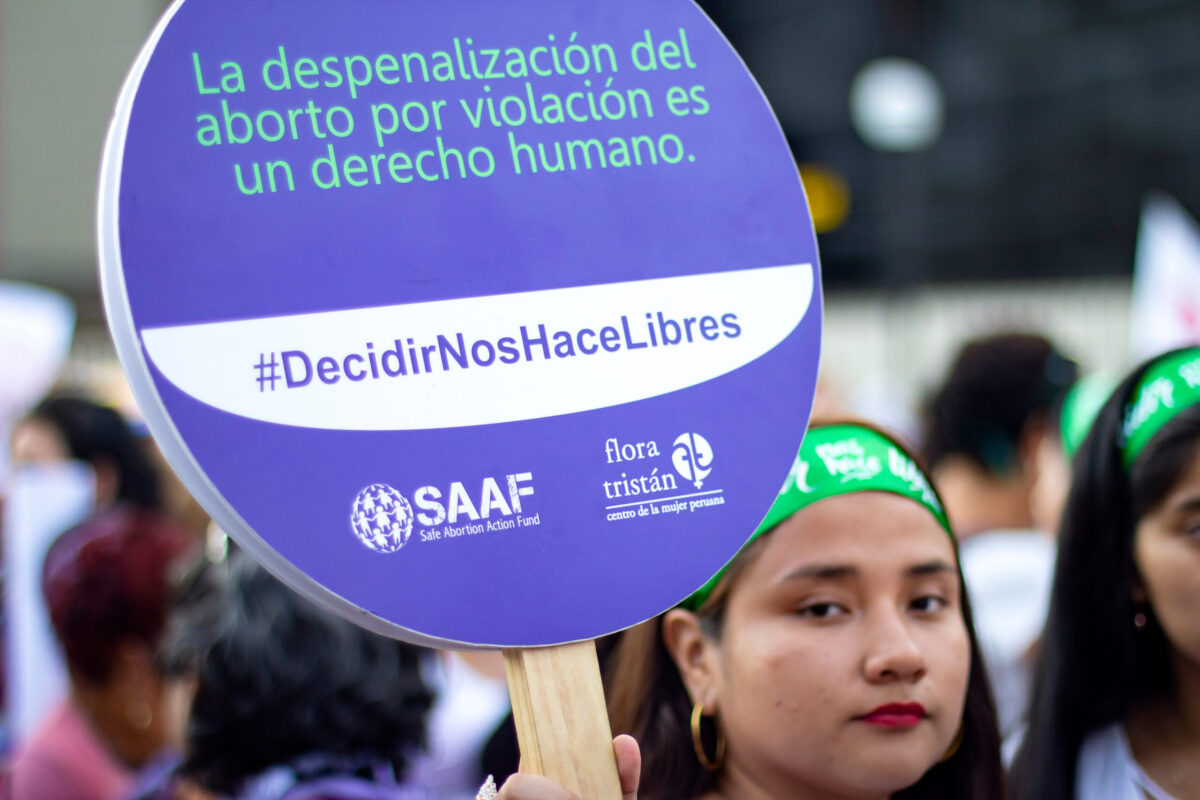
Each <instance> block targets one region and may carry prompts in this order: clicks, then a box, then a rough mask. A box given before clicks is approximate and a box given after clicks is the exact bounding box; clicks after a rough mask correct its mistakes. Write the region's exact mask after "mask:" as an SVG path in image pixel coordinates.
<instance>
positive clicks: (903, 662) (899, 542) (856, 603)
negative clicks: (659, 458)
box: [689, 492, 971, 797]
mask: <svg viewBox="0 0 1200 800" xmlns="http://www.w3.org/2000/svg"><path fill="white" fill-rule="evenodd" d="M960 594H961V588H960V585H959V577H958V568H957V562H956V558H955V552H954V548H953V545H952V543H951V540H950V537H949V536H947V534H946V532H945V531H944V530H943V529H942V528H941V527H940V526H939V525H938V523H937V522H936V521H935V520H934V519H933V517H932V516H931V515H930V513H929V512H928V511H927V510H926V509H924V508H923V507H921V506H920V505H918V504H917V503H914V502H913V501H911V500H908V499H905V498H903V497H899V496H897V495H893V494H887V493H882V492H863V493H856V494H849V495H841V496H837V497H832V498H829V499H826V500H822V501H820V502H818V503H815V504H814V505H812V506H809V507H807V508H805V509H803V510H801V511H799V512H798V513H796V514H795V515H793V516H792V517H791V518H790V519H788V520H787V521H785V522H784V523H783V524H781V525H780V526H779V527H778V528H776V529H775V531H774V532H773V533H771V534H770V536H769V538H768V539H767V541H766V542H765V544H764V546H763V547H762V548H761V549H760V550H759V551H758V553H757V557H756V558H755V559H754V560H753V562H752V563H751V564H750V565H749V566H748V567H747V568H746V570H745V571H744V572H742V574H741V575H740V576H739V577H738V579H737V582H736V584H735V585H734V586H733V588H732V590H731V592H730V596H729V600H728V606H727V608H726V615H725V621H724V626H723V632H722V635H721V638H720V640H719V641H717V642H711V641H710V642H708V643H707V644H706V645H705V646H706V647H707V648H708V649H709V653H708V654H707V655H706V657H707V658H708V659H710V661H711V678H710V681H709V684H708V685H707V686H695V685H693V682H692V681H689V686H690V687H691V688H692V689H693V696H696V692H700V695H699V697H698V699H705V700H707V701H709V702H707V703H706V706H707V711H708V713H712V712H713V711H714V710H715V712H716V715H717V717H718V720H719V724H720V725H721V726H722V728H723V730H724V732H725V735H726V738H727V744H728V749H727V754H728V755H727V760H726V772H725V776H726V779H727V780H732V781H736V780H738V776H739V775H746V776H754V780H755V781H756V782H759V781H767V782H769V783H770V784H772V785H773V788H772V794H773V795H774V796H777V797H805V796H814V797H828V796H834V795H839V796H840V795H845V796H872V795H874V796H884V795H887V794H890V793H891V792H894V791H897V790H899V789H902V788H904V787H906V786H910V785H912V784H913V783H915V782H916V781H917V780H919V779H920V778H921V776H922V775H923V774H924V773H925V772H926V771H927V770H928V769H929V768H930V767H931V766H933V765H934V764H935V763H937V761H938V760H939V759H940V758H941V757H942V755H943V754H944V753H945V752H946V751H947V749H948V748H949V746H950V745H951V743H952V742H953V740H954V738H955V735H956V734H957V733H958V730H959V727H960V724H961V721H962V715H963V705H964V701H965V697H966V691H967V678H968V674H969V671H970V666H971V653H970V641H969V639H968V636H967V630H966V626H965V623H964V621H963V616H962V607H961V600H960Z"/></svg>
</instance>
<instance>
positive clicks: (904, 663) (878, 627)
mask: <svg viewBox="0 0 1200 800" xmlns="http://www.w3.org/2000/svg"><path fill="white" fill-rule="evenodd" d="M878 614H879V618H877V620H876V622H875V624H874V625H871V626H870V627H869V631H868V633H867V637H868V638H867V646H866V656H865V658H864V660H863V672H864V674H865V676H866V678H867V680H868V681H871V682H872V683H886V682H889V681H902V682H908V683H914V682H916V681H918V680H920V679H921V677H923V676H924V675H925V656H924V654H923V653H922V652H921V648H920V646H918V644H917V642H916V640H915V639H914V638H913V636H912V632H911V631H910V630H909V627H908V625H907V624H906V621H905V620H904V619H903V617H902V616H901V615H900V614H899V613H898V612H895V611H891V610H889V611H884V612H878Z"/></svg>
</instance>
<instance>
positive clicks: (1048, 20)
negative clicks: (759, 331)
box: [700, 0, 1200, 288]
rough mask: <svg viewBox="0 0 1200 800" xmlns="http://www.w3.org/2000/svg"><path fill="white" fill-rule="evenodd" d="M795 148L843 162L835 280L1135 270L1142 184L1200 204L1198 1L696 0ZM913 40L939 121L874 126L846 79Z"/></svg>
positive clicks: (911, 48)
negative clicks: (899, 135)
mask: <svg viewBox="0 0 1200 800" xmlns="http://www.w3.org/2000/svg"><path fill="white" fill-rule="evenodd" d="M700 5H701V6H703V7H704V9H705V10H706V11H707V12H708V13H709V14H710V16H711V17H712V18H713V20H714V21H715V22H716V23H717V24H718V25H719V26H720V27H721V29H722V30H724V31H725V33H726V35H727V36H728V37H729V38H730V40H731V41H732V42H733V44H734V46H735V47H737V49H738V50H739V51H740V52H741V53H742V55H743V57H744V58H745V60H746V63H747V65H748V66H749V67H750V70H751V71H752V72H753V73H754V75H755V76H756V77H757V78H758V80H759V82H760V84H761V85H762V87H763V90H764V91H765V92H766V94H767V96H768V97H769V98H770V100H771V103H772V104H773V105H774V107H775V111H776V113H777V114H778V115H779V119H780V122H781V123H782V124H783V127H784V130H785V131H786V133H787V135H788V139H789V140H790V142H791V144H792V149H793V152H794V153H795V155H796V159H797V160H798V161H799V162H801V163H806V164H809V163H811V164H818V165H822V166H824V167H827V168H829V169H831V170H833V171H834V172H835V173H837V174H840V175H841V176H842V177H843V178H844V179H845V182H846V184H847V185H848V187H849V194H850V211H849V214H848V216H847V217H846V219H845V222H844V223H843V224H841V225H840V226H839V227H837V228H836V229H834V230H831V231H829V232H827V233H824V234H822V236H821V257H822V262H823V267H824V277H825V281H826V285H827V286H828V287H830V288H837V287H854V286H876V285H896V284H900V285H905V284H909V283H912V282H916V281H930V280H936V281H957V280H976V279H1011V278H1027V277H1040V278H1045V277H1066V276H1092V275H1119V274H1128V273H1129V272H1130V269H1131V267H1132V261H1133V251H1134V239H1135V234H1136V228H1137V220H1138V207H1139V204H1140V202H1141V200H1142V198H1143V196H1144V195H1145V194H1146V192H1147V191H1148V190H1151V189H1161V190H1165V191H1167V192H1169V193H1171V194H1173V195H1174V196H1175V197H1176V198H1177V199H1178V200H1180V201H1181V202H1182V203H1183V204H1184V205H1185V206H1186V207H1188V208H1189V209H1191V210H1192V211H1193V213H1194V212H1196V211H1197V210H1198V209H1200V3H1196V2H1187V1H1186V0H876V1H875V2H864V1H862V0H853V1H852V2H828V0H749V1H747V0H701V2H700ZM882 56H899V57H903V58H907V59H911V60H912V61H914V62H916V63H917V64H920V65H922V66H924V67H925V68H926V69H928V70H929V72H930V73H931V74H932V77H933V78H934V80H935V81H936V83H937V85H938V86H939V87H940V89H941V93H942V97H943V104H944V117H943V120H944V121H943V125H942V130H941V133H940V136H938V137H937V139H936V140H935V141H933V142H932V143H930V144H929V145H928V146H927V147H925V148H924V149H922V150H919V151H917V152H901V153H897V152H884V151H880V150H878V149H875V148H872V147H871V146H869V145H868V144H866V143H865V142H864V141H863V139H862V138H861V137H860V136H859V135H858V134H857V133H856V131H855V128H854V126H853V124H852V122H851V114H850V101H849V97H850V91H851V83H852V81H853V80H854V77H855V75H856V74H857V73H858V72H859V70H860V69H862V68H863V66H864V65H866V64H868V63H869V62H871V61H872V60H873V59H876V58H879V57H882Z"/></svg>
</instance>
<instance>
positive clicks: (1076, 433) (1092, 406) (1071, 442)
mask: <svg viewBox="0 0 1200 800" xmlns="http://www.w3.org/2000/svg"><path fill="white" fill-rule="evenodd" d="M1115 388H1117V378H1116V376H1115V375H1113V374H1112V373H1111V372H1093V373H1092V374H1091V375H1086V376H1084V377H1082V378H1080V379H1079V380H1077V381H1075V383H1074V384H1073V385H1072V386H1071V388H1070V389H1069V390H1067V394H1066V396H1065V397H1063V401H1062V411H1061V413H1060V414H1059V421H1060V424H1059V434H1060V436H1061V437H1062V449H1063V453H1065V454H1066V456H1067V459H1068V460H1070V459H1072V458H1074V457H1075V454H1076V453H1078V452H1079V448H1080V447H1082V446H1083V440H1084V439H1086V438H1087V435H1088V432H1089V431H1091V429H1092V423H1093V422H1095V421H1096V416H1097V415H1098V414H1099V413H1100V409H1101V408H1103V406H1104V403H1105V401H1106V400H1108V398H1109V397H1110V396H1112V391H1113V389H1115Z"/></svg>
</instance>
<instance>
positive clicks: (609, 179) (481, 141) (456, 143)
mask: <svg viewBox="0 0 1200 800" xmlns="http://www.w3.org/2000/svg"><path fill="white" fill-rule="evenodd" d="M98 227H99V230H98V233H99V240H100V241H99V243H100V255H101V280H102V286H103V289H104V298H105V304H106V308H107V310H108V315H109V321H110V324H111V327H112V331H113V335H114V338H115V340H116V343H117V348H118V352H119V354H120V357H121V360H122V362H123V364H124V366H125V369H126V371H127V373H128V374H129V377H130V380H131V383H132V385H133V388H134V393H135V395H136V397H137V399H138V401H139V403H140V404H141V406H142V408H143V411H144V412H145V414H146V416H147V420H148V422H149V425H150V428H151V430H152V432H153V433H154V435H155V437H156V438H157V440H158V441H159V443H160V445H161V446H162V448H163V450H164V452H165V453H166V455H167V457H168V459H169V460H170V462H171V464H172V465H173V466H174V468H175V469H176V470H177V471H178V472H179V474H180V476H181V477H182V478H183V480H184V482H185V483H186V484H187V485H188V487H189V488H190V489H191V490H192V492H193V493H194V494H195V495H196V496H197V497H198V498H199V499H200V501H201V502H202V503H203V504H204V505H205V507H206V508H207V509H208V510H209V511H210V513H211V514H212V515H213V517H214V518H215V519H216V520H217V522H218V523H219V524H220V525H221V526H222V527H224V528H225V529H226V530H228V531H229V532H230V533H231V534H233V536H234V537H235V538H236V539H237V540H238V541H239V542H241V544H242V545H243V546H244V547H246V548H247V549H249V550H250V551H252V552H253V553H254V554H255V555H256V557H258V558H259V559H260V560H262V561H263V562H264V563H266V564H267V566H268V567H269V568H270V569H272V571H274V572H275V573H276V574H277V575H279V576H280V577H281V578H282V579H283V580H285V581H286V582H288V583H289V584H290V585H292V586H293V587H294V588H296V589H298V590H300V591H302V592H304V593H306V594H307V595H309V596H310V597H312V598H313V599H314V600H316V601H318V602H320V603H322V604H323V605H325V606H327V607H329V608H332V609H333V610H335V611H337V612H339V613H341V614H344V615H346V616H348V617H350V618H352V619H354V620H355V621H357V622H359V623H360V624H363V625H366V626H368V627H371V628H373V629H375V630H378V631H381V632H385V633H388V634H390V635H393V636H397V637H400V638H405V639H408V640H412V641H417V642H421V643H426V644H450V645H463V646H476V645H478V646H508V647H517V646H536V645H547V644H558V643H564V642H569V641H574V640H580V639H587V638H593V637H595V636H598V635H602V634H605V633H610V632H612V631H616V630H619V629H621V628H625V627H628V626H630V625H633V624H635V623H637V622H639V621H641V620H644V619H647V618H649V617H651V616H653V615H655V614H657V613H660V612H662V611H663V610H664V609H667V608H669V607H671V606H672V605H674V604H675V603H677V602H678V601H680V600H681V599H682V598H684V597H685V596H687V595H688V594H689V593H690V592H691V591H692V590H693V589H695V588H696V587H697V586H699V585H701V584H703V583H704V582H705V580H706V579H707V578H708V577H709V576H710V575H712V574H713V573H715V572H716V571H717V570H718V569H719V568H720V567H721V566H722V565H724V564H725V562H726V561H728V560H729V559H730V558H731V557H732V556H733V554H734V553H735V552H736V551H737V550H738V548H739V547H740V546H741V544H742V543H743V542H744V541H745V540H746V538H747V537H748V535H749V534H750V532H751V531H752V530H753V529H754V527H755V526H756V524H757V523H758V522H759V520H761V519H762V517H763V515H764V514H765V512H766V510H767V508H768V507H769V506H770V504H771V501H772V500H773V499H774V497H775V495H776V492H777V490H778V487H779V486H780V484H781V483H782V481H783V479H784V476H785V475H786V474H787V472H788V469H789V467H790V465H791V463H792V460H793V457H794V454H795V451H796V448H797V446H798V444H799V442H800V440H801V438H802V435H803V431H804V427H805V424H806V421H807V419H808V414H809V410H810V405H811V402H812V395H813V389H814V384H815V381H816V370H817V360H818V353H819V350H820V328H821V292H820V275H819V270H818V262H817V248H816V242H815V238H814V235H813V232H812V226H811V223H810V220H809V216H808V210H807V207H806V204H805V200H804V194H803V191H802V188H801V185H800V181H799V178H798V176H797V172H796V168H795V165H794V163H793V161H792V158H791V155H790V154H789V151H788V147H787V144H786V143H785V141H784V138H783V136H782V134H781V132H780V130H779V127H778V124H777V123H776V121H775V118H774V116H773V115H772V113H771V110H770V108H769V107H768V105H767V103H766V101H765V99H764V98H763V96H762V94H761V92H760V91H759V89H758V87H757V86H756V85H755V83H754V81H753V79H752V78H751V77H750V75H749V74H748V73H747V71H746V69H745V67H744V66H743V64H742V63H741V61H740V60H739V59H738V56H737V54H736V53H735V52H734V51H733V50H732V49H731V48H730V46H729V45H728V44H727V43H726V42H725V40H724V39H723V38H722V36H721V35H720V33H719V32H718V31H717V30H716V28H714V26H713V25H712V23H711V22H709V20H708V19H707V18H706V17H705V16H704V15H703V14H702V12H701V11H700V10H699V9H698V8H697V7H696V6H695V5H693V4H692V3H691V2H689V0H612V1H611V2H571V3H564V2H561V0H515V1H514V2H505V3H497V2H495V0H453V2H451V1H449V0H443V1H442V2H437V3H430V2H426V1H425V0H408V1H407V2H402V1H401V0H394V1H393V2H388V1H386V0H287V2H281V1H280V0H181V1H180V2H176V3H175V4H174V5H173V6H172V7H171V9H170V10H169V11H168V12H167V13H166V15H165V16H164V19H163V20H162V22H161V23H160V24H159V26H158V28H157V29H156V31H155V32H154V34H153V35H152V37H151V39H150V41H149V42H148V44H147V45H146V47H145V48H144V49H143V51H142V53H141V55H140V56H139V58H138V60H137V62H136V64H135V65H134V68H133V70H132V72H131V74H130V77H129V79H128V81H127V83H126V85H125V88H124V90H123V92H122V94H121V97H120V99H119V101H118V106H117V110H116V114H115V117H114V120H113V124H112V127H111V130H110V133H109V140H108V145H107V149H106V153H105V160H104V165H103V168H102V174H101V186H100V211H99V226H98Z"/></svg>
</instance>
